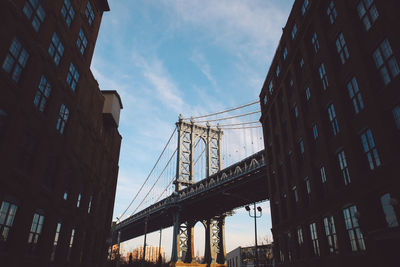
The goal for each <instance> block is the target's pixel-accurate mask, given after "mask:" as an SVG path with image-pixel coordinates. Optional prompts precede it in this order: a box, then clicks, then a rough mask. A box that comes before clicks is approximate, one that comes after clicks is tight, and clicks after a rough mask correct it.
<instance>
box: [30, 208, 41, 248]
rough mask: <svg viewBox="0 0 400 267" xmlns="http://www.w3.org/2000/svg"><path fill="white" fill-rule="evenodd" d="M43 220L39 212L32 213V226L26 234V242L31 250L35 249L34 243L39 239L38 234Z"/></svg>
mask: <svg viewBox="0 0 400 267" xmlns="http://www.w3.org/2000/svg"><path fill="white" fill-rule="evenodd" d="M43 221H44V216H43V215H41V214H39V213H35V214H34V215H33V220H32V226H31V229H30V231H29V236H28V244H29V246H30V249H31V250H35V248H36V245H37V243H38V241H39V237H40V234H41V233H42V228H43Z"/></svg>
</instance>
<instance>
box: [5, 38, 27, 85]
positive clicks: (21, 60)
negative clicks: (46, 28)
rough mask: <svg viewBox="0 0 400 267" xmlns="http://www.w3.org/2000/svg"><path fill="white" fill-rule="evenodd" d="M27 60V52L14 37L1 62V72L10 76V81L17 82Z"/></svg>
mask: <svg viewBox="0 0 400 267" xmlns="http://www.w3.org/2000/svg"><path fill="white" fill-rule="evenodd" d="M28 58H29V54H28V52H27V51H26V50H25V48H23V47H22V45H21V43H20V42H19V41H18V39H17V38H16V37H14V39H13V41H12V43H11V46H10V48H9V49H8V53H7V56H6V59H5V60H4V62H3V70H4V71H5V72H7V73H10V74H11V79H12V80H13V81H14V82H18V81H19V78H20V77H21V72H22V70H23V69H24V68H25V66H26V62H27V61H28Z"/></svg>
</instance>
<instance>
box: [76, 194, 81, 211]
mask: <svg viewBox="0 0 400 267" xmlns="http://www.w3.org/2000/svg"><path fill="white" fill-rule="evenodd" d="M81 199H82V194H81V193H79V195H78V200H77V201H76V207H77V208H79V206H80V205H81Z"/></svg>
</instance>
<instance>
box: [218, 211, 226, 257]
mask: <svg viewBox="0 0 400 267" xmlns="http://www.w3.org/2000/svg"><path fill="white" fill-rule="evenodd" d="M218 229H219V231H218V248H219V250H218V254H217V263H218V264H225V260H226V249H225V215H221V216H220V217H219V218H218Z"/></svg>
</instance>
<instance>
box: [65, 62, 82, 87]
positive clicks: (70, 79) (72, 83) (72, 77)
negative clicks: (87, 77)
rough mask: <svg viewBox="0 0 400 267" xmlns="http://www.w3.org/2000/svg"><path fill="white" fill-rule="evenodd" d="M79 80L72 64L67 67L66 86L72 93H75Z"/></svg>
mask: <svg viewBox="0 0 400 267" xmlns="http://www.w3.org/2000/svg"><path fill="white" fill-rule="evenodd" d="M78 80H79V73H78V70H77V69H76V67H75V65H74V64H72V63H71V64H70V65H69V70H68V75H67V84H68V85H69V87H71V89H72V91H74V92H75V89H76V85H77V83H78Z"/></svg>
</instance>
